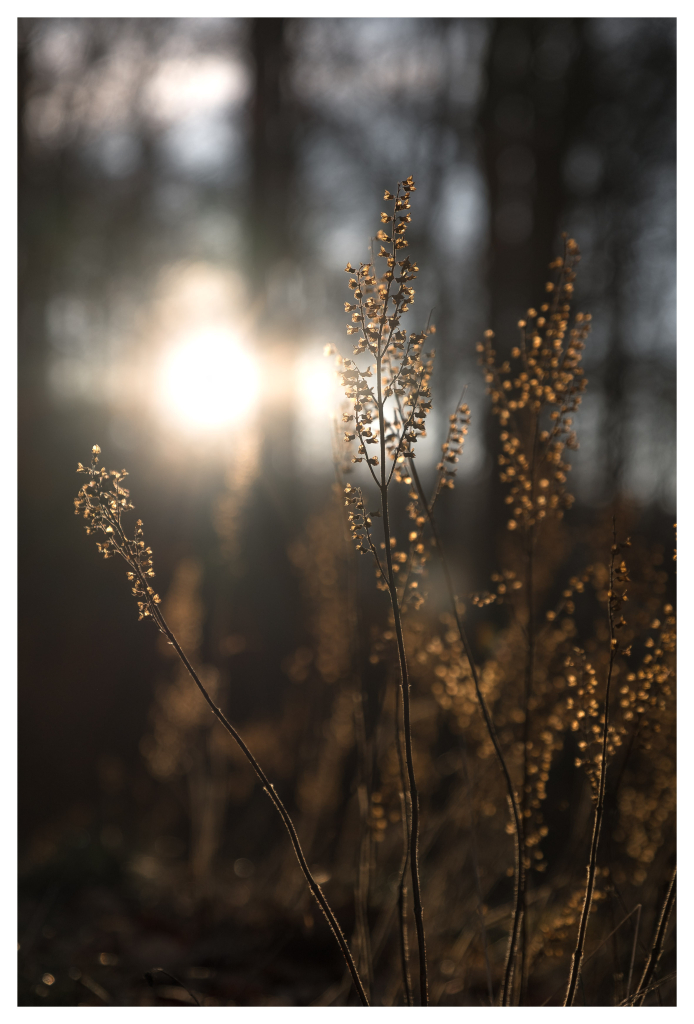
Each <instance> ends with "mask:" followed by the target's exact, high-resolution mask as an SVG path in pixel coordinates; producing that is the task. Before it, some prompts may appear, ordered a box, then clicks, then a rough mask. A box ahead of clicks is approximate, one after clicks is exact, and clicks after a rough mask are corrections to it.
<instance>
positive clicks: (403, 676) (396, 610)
mask: <svg viewBox="0 0 694 1024" xmlns="http://www.w3.org/2000/svg"><path fill="white" fill-rule="evenodd" d="M382 361H383V353H382V351H381V344H380V340H379V345H378V352H377V357H376V384H377V388H378V425H379V440H380V449H381V459H380V463H381V467H380V468H381V483H380V492H381V514H382V516H383V540H384V542H385V548H386V575H387V582H388V590H389V593H390V601H391V605H392V608H393V619H394V622H395V637H396V641H397V648H398V660H399V663H400V689H401V692H402V711H403V722H404V732H405V763H406V765H407V777H408V782H409V790H410V813H411V817H412V825H411V828H410V872H411V876H412V901H413V904H414V908H413V909H414V918H415V926H416V929H417V946H418V949H419V990H420V1001H421V1005H422V1006H428V1005H429V985H428V978H427V955H426V941H425V937H424V915H423V910H422V897H421V891H420V885H419V797H418V795H417V782H416V779H415V774H414V762H413V759H412V727H411V721H410V682H409V677H408V672H407V659H406V657H405V643H404V640H403V635H402V620H401V617H400V605H399V603H398V592H397V587H396V584H395V573H394V572H393V556H392V552H391V547H390V519H389V512H388V481H387V477H386V440H385V417H384V413H383V404H384V403H383V366H382Z"/></svg>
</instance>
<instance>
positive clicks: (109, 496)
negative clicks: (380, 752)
mask: <svg viewBox="0 0 694 1024" xmlns="http://www.w3.org/2000/svg"><path fill="white" fill-rule="evenodd" d="M100 454H101V448H100V447H99V445H94V446H93V448H92V460H91V465H90V466H87V467H86V468H85V467H84V466H83V465H82V463H81V462H80V463H79V464H78V467H77V472H78V473H82V474H86V476H87V477H88V478H89V479H88V480H87V482H86V483H85V484H83V485H82V487H81V488H80V492H79V494H78V496H77V498H75V514H76V515H82V517H83V518H84V519H86V520H87V524H86V526H85V529H86V532H87V533H88V534H92V533H97V532H98V533H101V534H103V535H104V537H105V540H104V541H97V548H98V549H99V551H100V553H101V554H102V555H103V556H104V558H113V557H114V556H119V557H120V558H122V559H123V561H124V562H125V563H126V565H127V567H128V571H127V577H128V579H129V580H130V581H131V583H132V584H133V587H132V592H133V595H134V596H135V598H136V600H137V606H138V610H139V618H140V619H144V618H151V619H152V620H153V621H154V623H155V624H156V625H157V627H158V628H159V630H160V631H161V633H162V634H163V635H164V636H165V637H166V640H167V642H168V643H169V644H171V646H172V647H173V648H174V650H175V651H176V654H177V655H178V657H179V658H180V660H181V662H182V663H183V665H184V666H185V668H186V670H187V672H188V674H189V675H190V677H191V678H192V680H193V682H194V683H195V685H196V686H197V688H198V690H199V691H200V693H201V694H202V696H203V698H204V699H205V701H206V703H207V705H208V706H209V708H210V710H211V711H212V713H213V714H214V716H215V718H217V720H218V721H219V722H220V723H221V724H222V725H223V726H224V728H225V729H226V731H227V732H228V733H229V735H230V736H232V737H233V739H234V740H235V741H236V743H237V744H238V746H239V747H240V748H241V750H242V751H243V753H244V755H245V756H246V758H247V760H248V762H249V763H250V765H251V767H252V768H253V770H254V772H255V773H256V775H257V776H258V778H259V779H260V781H261V783H262V785H263V789H264V791H265V792H266V793H267V795H268V797H269V798H270V800H271V802H272V804H273V806H274V808H275V810H276V811H277V812H278V814H279V815H280V817H281V818H282V821H283V823H284V825H285V827H286V829H287V831H288V832H289V838H290V839H291V842H292V846H293V847H294V852H295V853H296V856H297V859H298V861H299V866H300V867H301V870H302V872H303V875H304V877H305V879H306V882H307V883H308V887H309V889H310V891H311V894H312V895H313V897H314V898H315V900H316V902H317V903H318V905H319V907H320V908H321V910H322V912H323V914H324V915H325V917H326V920H327V922H328V924H329V926H330V929H331V931H332V932H333V935H334V936H335V939H336V941H337V943H338V945H339V947H340V950H341V952H342V955H343V956H344V958H345V961H346V963H347V967H348V969H349V972H350V974H351V975H352V979H353V981H354V985H355V987H356V989H357V993H358V995H359V998H360V1000H361V1002H362V1005H364V1006H368V999H367V997H366V993H365V991H364V986H363V985H362V982H361V978H360V977H359V973H358V971H357V968H356V965H355V963H354V959H353V957H352V954H351V952H350V949H349V946H348V945H347V942H346V940H345V938H344V935H343V934H342V930H341V928H340V925H339V924H338V921H337V918H336V917H335V915H334V913H333V911H332V909H331V907H330V904H329V903H328V901H327V899H326V898H325V895H324V893H323V891H322V889H321V888H320V885H319V884H318V882H317V881H316V880H315V878H314V877H313V875H312V873H311V871H310V869H309V866H308V863H307V861H306V858H305V856H304V852H303V850H302V848H301V844H300V842H299V837H298V835H297V832H296V828H295V827H294V823H293V821H292V819H291V818H290V816H289V814H288V812H287V810H286V808H285V806H284V804H283V803H282V801H281V800H280V798H279V796H278V794H277V792H276V790H275V787H274V786H273V785H272V783H271V782H270V780H269V779H268V778H267V776H266V775H265V772H264V771H263V769H262V768H261V767H260V765H259V764H258V762H257V761H256V759H255V757H254V756H253V754H252V753H251V751H250V750H249V748H248V746H247V745H246V744H245V743H244V741H243V739H242V738H241V736H240V735H239V733H238V732H237V731H236V729H235V728H234V726H233V725H232V724H231V723H230V722H229V720H228V719H227V717H226V716H225V714H224V712H223V711H222V710H221V709H220V708H218V707H217V706H216V705H215V703H214V701H213V700H212V698H211V696H210V694H209V693H208V691H207V690H206V688H205V686H204V684H203V683H202V681H201V679H200V677H199V675H198V674H197V672H196V671H195V669H194V668H193V666H192V665H191V663H190V661H189V660H188V658H187V656H186V654H185V652H184V651H183V649H182V647H181V646H180V644H179V642H178V640H177V639H176V637H175V635H174V633H173V632H172V631H171V629H170V628H169V626H168V625H167V623H166V620H165V619H164V616H163V614H162V612H161V610H160V608H159V606H160V604H161V598H160V597H159V595H158V594H157V593H155V591H154V589H153V588H152V586H151V585H150V584H149V582H148V580H149V579H151V578H152V577H153V576H154V569H153V565H152V549H151V548H149V547H146V546H145V541H144V532H143V523H142V520H141V519H138V520H137V524H136V527H135V536H134V538H129V537H128V536H127V534H126V532H125V527H124V524H123V517H124V515H125V514H126V513H127V512H130V511H132V510H133V509H134V505H133V504H132V503H131V502H130V500H129V499H130V492H129V491H128V489H127V488H125V487H124V486H123V480H124V478H125V477H126V476H127V475H128V474H127V471H126V470H120V471H119V470H111V471H109V470H107V469H106V468H105V467H104V466H101V467H99V455H100Z"/></svg>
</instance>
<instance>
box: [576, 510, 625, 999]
mask: <svg viewBox="0 0 694 1024" xmlns="http://www.w3.org/2000/svg"><path fill="white" fill-rule="evenodd" d="M612 538H613V539H612V551H611V552H610V590H609V595H608V598H607V617H608V621H609V627H610V663H609V667H608V670H607V684H606V686H605V722H604V724H603V729H602V756H601V761H600V782H599V784H598V798H597V804H596V807H595V821H594V825H593V835H592V838H591V841H590V858H589V861H588V881H587V883H586V895H585V899H584V901H583V908H582V910H581V920H580V922H579V926H578V938H577V940H576V949H575V952H574V955H573V957H572V958H571V971H570V974H569V985H568V988H567V991H566V997H565V999H564V1006H573V1002H574V999H575V997H576V988H577V986H578V979H579V977H580V974H581V962H582V960H583V952H584V950H585V943H586V932H587V930H588V919H589V917H590V911H591V904H592V902H593V890H594V888H595V874H596V870H597V862H598V844H599V842H600V829H601V827H602V818H603V813H604V810H605V782H606V779H607V736H608V728H609V712H610V686H611V684H612V669H613V666H614V659H615V656H616V654H617V643H616V639H615V626H614V614H613V610H612V599H613V593H614V562H615V556H616V552H617V528H616V525H615V522H614V520H613V521H612Z"/></svg>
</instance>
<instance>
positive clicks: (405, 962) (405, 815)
mask: <svg viewBox="0 0 694 1024" xmlns="http://www.w3.org/2000/svg"><path fill="white" fill-rule="evenodd" d="M395 742H396V747H397V751H398V763H399V765H400V785H401V786H402V790H401V793H400V799H401V803H402V836H403V854H402V868H401V870H400V882H399V884H398V915H399V919H400V966H401V969H402V984H403V989H404V992H405V1005H406V1006H414V1000H413V998H412V981H411V978H410V956H409V953H410V951H409V941H408V936H407V866H408V864H409V862H410V835H411V830H412V816H411V814H410V813H409V805H408V800H407V797H408V788H409V787H408V785H407V772H406V769H405V758H404V755H403V748H404V742H403V727H402V725H401V724H400V701H399V700H398V699H397V694H396V698H395Z"/></svg>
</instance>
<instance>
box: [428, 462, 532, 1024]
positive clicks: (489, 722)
mask: <svg viewBox="0 0 694 1024" xmlns="http://www.w3.org/2000/svg"><path fill="white" fill-rule="evenodd" d="M410 466H411V472H412V479H413V481H414V484H415V487H416V488H417V493H418V494H419V497H420V500H421V503H422V505H423V507H424V511H425V512H426V516H427V519H428V520H429V525H430V527H431V532H432V535H433V538H434V542H435V544H436V550H437V551H438V553H439V558H440V559H441V566H442V568H443V575H444V579H445V581H446V589H447V591H448V596H449V599H450V602H451V607H452V609H453V615H454V617H455V621H456V626H457V627H458V635H459V636H460V642H461V643H462V645H463V650H464V651H465V655H466V657H467V660H468V665H469V666H470V674H471V676H472V681H473V683H474V686H475V694H476V696H477V702H478V704H479V706H480V709H481V711H482V716H483V718H484V722H485V725H486V727H487V732H488V733H489V738H490V739H491V741H492V745H493V747H494V751H495V753H496V756H497V760H498V762H499V765H500V767H501V770H502V772H503V775H504V779H505V780H506V790H507V794H508V799H509V803H510V805H511V813H512V815H513V821H514V825H515V886H514V888H515V893H514V907H513V921H512V924H511V935H510V937H509V945H508V952H507V955H506V966H505V968H504V981H503V985H502V990H501V1005H502V1006H509V1005H510V999H511V990H512V984H513V969H514V964H515V958H516V951H517V946H518V931H519V925H520V917H521V909H520V894H521V891H522V889H521V883H522V879H523V873H524V868H523V858H522V856H521V845H520V840H521V836H522V826H521V820H520V810H519V807H518V799H517V797H516V792H515V790H514V788H513V781H512V779H511V773H510V772H509V769H508V765H507V764H506V758H505V757H504V753H503V751H502V749H501V743H500V742H499V737H498V735H497V731H496V727H495V725H494V721H493V719H492V716H491V713H490V711H489V707H488V706H487V702H486V700H485V699H484V695H483V693H482V688H481V686H480V679H479V674H478V672H477V666H476V665H475V659H474V657H473V654H472V648H471V647H470V643H469V641H468V638H467V633H466V631H465V627H464V626H463V622H462V619H461V617H460V613H459V611H458V602H457V600H456V595H455V590H454V588H453V580H452V578H451V573H450V569H449V566H448V559H447V558H446V555H445V551H444V548H443V544H442V542H441V537H440V535H439V531H438V529H437V526H436V521H435V519H434V515H433V512H432V509H431V505H430V503H429V502H428V501H427V499H426V496H425V494H424V490H423V488H422V483H421V480H420V479H419V474H418V473H417V469H416V467H415V464H414V462H410Z"/></svg>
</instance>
